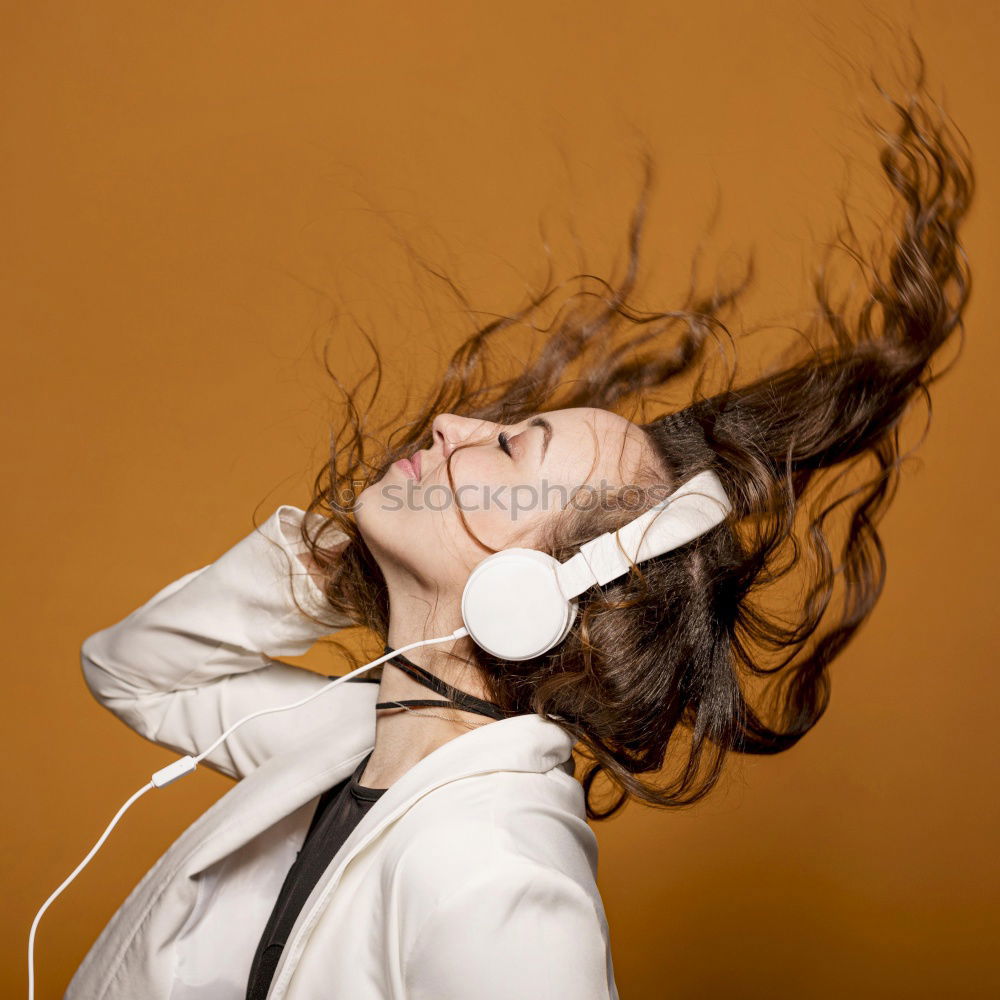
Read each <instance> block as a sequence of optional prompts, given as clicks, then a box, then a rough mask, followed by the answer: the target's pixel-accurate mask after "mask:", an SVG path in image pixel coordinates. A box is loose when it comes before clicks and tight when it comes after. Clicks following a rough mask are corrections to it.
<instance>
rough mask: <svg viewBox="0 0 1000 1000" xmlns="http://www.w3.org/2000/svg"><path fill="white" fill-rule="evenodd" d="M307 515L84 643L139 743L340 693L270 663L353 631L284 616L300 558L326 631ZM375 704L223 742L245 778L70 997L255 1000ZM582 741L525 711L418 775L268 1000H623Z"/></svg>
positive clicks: (330, 886)
mask: <svg viewBox="0 0 1000 1000" xmlns="http://www.w3.org/2000/svg"><path fill="white" fill-rule="evenodd" d="M314 516H315V515H314ZM302 517H303V511H302V510H300V509H299V508H297V507H293V506H289V505H283V506H281V507H279V508H278V509H277V510H276V511H275V512H274V513H273V514H272V515H271V516H270V517H269V518H268V519H267V521H266V522H265V523H264V524H262V525H261V526H260V527H259V528H258V529H256V530H254V531H253V532H251V533H250V534H249V535H248V536H247V537H245V538H243V539H242V540H241V541H240V542H239V543H238V544H236V545H235V546H233V547H232V548H231V549H229V551H227V552H225V553H224V554H223V555H222V556H221V557H220V558H219V559H217V560H216V561H215V562H214V563H211V564H210V565H208V566H205V567H203V568H201V569H199V570H195V571H193V572H191V573H188V574H187V575H186V576H183V577H181V578H180V579H179V580H176V581H175V582H173V583H171V584H170V585H168V586H167V587H165V588H164V589H163V590H161V591H159V592H158V593H157V594H155V595H154V596H153V597H152V598H151V599H150V600H148V601H147V602H146V603H145V604H143V605H142V606H141V607H140V608H138V609H137V610H135V611H133V612H132V613H131V614H130V615H128V617H126V618H125V619H123V620H122V621H120V622H118V624H116V625H113V626H111V627H109V628H106V629H103V630H102V631H100V632H96V633H95V634H94V635H91V636H89V637H88V638H87V639H86V640H85V641H84V642H83V645H82V650H81V663H82V667H83V674H84V678H85V679H86V683H87V686H88V687H89V688H90V690H91V691H92V692H93V694H94V696H95V698H96V699H97V700H98V701H99V702H100V703H101V704H102V705H104V706H105V707H106V708H107V709H109V710H110V711H111V712H113V713H114V714H115V715H116V716H117V717H118V718H119V719H121V720H122V721H123V722H125V723H126V724H127V725H128V726H130V727H131V728H132V729H134V730H135V731H136V732H138V733H139V734H141V735H142V736H144V737H145V738H146V739H149V740H151V741H153V742H154V743H157V744H159V745H161V746H164V747H168V748H169V749H171V750H173V751H175V752H177V753H178V754H197V753H200V752H201V751H202V750H204V749H205V748H206V747H207V746H209V744H211V743H212V741H213V740H214V739H216V738H217V737H218V736H219V735H220V734H221V733H222V732H223V731H224V730H225V729H227V728H228V727H229V726H230V725H232V723H233V722H235V721H236V720H237V719H240V718H242V717H243V716H244V715H247V714H248V713H250V712H252V711H254V710H256V709H260V708H264V707H273V706H277V705H282V704H285V703H287V702H290V701H295V700H297V699H298V698H301V697H304V696H305V695H307V694H309V693H310V692H312V691H315V690H316V689H317V688H318V687H321V686H322V685H324V684H326V683H328V681H329V678H325V677H323V676H321V675H319V674H317V673H315V672H313V671H310V670H305V669H303V668H300V667H296V666H293V665H291V664H289V663H283V662H282V661H280V660H275V659H273V658H272V657H274V656H276V655H279V654H284V655H290V656H295V655H300V654H302V653H305V652H306V651H307V650H308V649H309V648H310V647H311V646H312V645H313V644H314V643H315V641H316V640H317V639H318V638H320V637H321V636H322V635H326V634H330V633H331V632H332V631H337V630H338V629H340V628H344V627H346V626H348V625H350V624H351V623H350V622H349V621H347V620H346V619H344V618H338V619H336V620H334V625H333V627H332V628H330V627H328V628H322V627H320V626H317V625H316V624H315V623H314V622H311V621H310V620H309V619H308V618H306V616H304V615H303V614H302V613H301V612H300V611H299V610H298V609H297V608H296V607H295V605H294V603H293V601H292V594H291V591H292V587H291V586H289V584H288V582H287V570H288V568H289V563H288V562H287V559H288V558H289V557H290V558H292V559H294V560H295V562H294V567H295V568H296V569H297V570H298V572H297V573H296V575H295V583H294V587H295V593H296V595H297V596H298V598H299V600H300V602H301V603H302V604H303V605H304V606H305V607H307V608H310V609H313V610H315V611H316V612H317V613H318V615H319V616H320V617H322V618H323V619H324V620H325V621H328V622H329V621H331V620H333V619H332V612H331V611H330V610H329V608H327V607H325V604H324V600H323V597H322V594H321V593H320V591H319V588H318V587H317V586H316V584H315V582H314V581H313V579H312V577H311V576H310V575H309V574H308V573H307V572H305V569H304V567H303V563H302V562H301V561H300V558H299V557H301V556H302V554H303V549H302V548H301V543H300V541H299V539H298V538H297V528H298V525H299V524H300V522H301V519H302ZM272 542H276V543H277V546H275V545H273V544H272ZM360 676H362V677H364V676H366V675H365V674H362V675H360ZM377 696H378V684H376V683H372V682H369V683H360V682H354V681H346V682H344V683H342V684H339V685H337V686H336V687H334V688H333V689H332V690H330V691H328V692H327V693H326V694H323V695H320V696H319V697H317V698H315V699H314V700H313V701H311V702H309V704H307V705H304V706H302V707H300V708H295V709H291V710H289V711H287V712H277V713H273V714H270V715H265V716H262V717H260V718H258V719H254V720H252V721H251V722H248V723H247V724H246V725H244V726H242V727H241V728H240V729H239V730H237V731H236V732H235V733H234V734H233V735H232V736H231V737H230V738H229V739H228V741H227V742H226V743H223V744H222V745H221V746H219V747H217V748H216V749H215V750H214V751H213V752H212V754H211V755H210V756H209V757H208V758H206V760H205V761H204V762H203V763H205V764H209V765H210V766H211V767H213V768H215V769H217V770H219V771H221V772H222V773H223V774H226V775H228V776H229V777H232V778H234V779H236V783H235V784H234V785H233V786H232V788H231V789H230V790H229V791H228V792H227V793H226V794H224V795H223V796H222V797H221V798H220V799H219V800H218V801H217V802H215V803H214V805H212V806H211V807H210V808H209V809H208V810H207V811H206V812H205V813H204V814H203V815H202V816H200V817H199V818H198V819H197V820H196V821H195V822H194V823H193V824H192V825H191V826H190V827H189V828H188V829H187V830H185V832H184V833H183V834H181V836H180V837H179V838H178V839H177V840H176V841H175V842H174V843H173V844H172V845H171V846H170V848H169V849H168V850H167V851H166V853H165V854H164V855H163V856H162V857H161V858H160V859H159V860H158V861H157V862H156V863H155V864H154V865H153V867H152V868H151V869H150V870H149V871H148V872H147V873H146V875H145V876H144V877H143V878H142V880H141V881H140V882H139V884H138V885H137V886H136V887H135V888H134V889H133V890H132V892H131V893H130V894H129V895H128V897H127V898H126V899H125V901H124V902H123V903H122V905H121V906H120V908H119V909H118V911H117V912H116V913H115V914H114V916H113V917H112V919H111V920H110V922H109V923H108V925H107V926H106V927H105V928H104V930H103V931H102V932H101V934H100V936H99V937H98V938H97V940H96V941H95V942H94V944H93V945H92V947H91V948H90V951H89V952H88V953H87V955H86V957H85V958H84V960H83V963H82V964H81V965H80V967H79V968H78V969H77V971H76V973H75V975H74V976H73V978H72V981H71V982H70V984H69V987H68V988H67V991H66V993H65V995H64V997H65V1000H244V997H245V993H246V983H247V978H248V976H249V972H250V963H251V961H252V959H253V955H254V951H255V949H256V946H257V942H258V940H259V937H260V934H261V932H262V930H263V928H264V925H265V923H266V922H267V918H268V916H269V915H270V912H271V909H272V907H273V905H274V902H275V899H276V898H277V895H278V890H279V888H280V887H281V884H282V882H283V880H284V878H285V874H286V873H287V871H288V867H289V865H290V864H291V863H292V861H293V860H294V858H295V855H296V852H297V851H298V849H299V848H300V847H301V845H302V841H303V839H304V837H305V833H306V829H307V828H308V825H309V822H310V820H311V818H312V814H313V812H314V810H315V808H316V804H317V800H318V798H319V796H320V794H321V793H322V792H323V791H324V790H325V789H326V788H328V787H329V786H330V785H333V784H334V783H336V782H338V781H340V780H341V779H342V778H344V777H346V776H347V775H349V774H350V773H351V772H352V771H353V770H354V768H355V767H356V766H357V764H358V762H359V761H360V760H361V758H362V757H363V756H364V755H365V754H367V753H368V752H369V751H370V750H371V749H372V747H373V746H374V743H375V708H374V706H375V702H376V700H377ZM572 745H573V741H572V737H570V736H569V735H568V734H567V733H566V732H565V731H564V730H563V729H562V728H561V727H560V726H559V725H558V724H556V723H555V722H551V721H549V720H546V719H543V718H541V717H540V716H537V715H527V716H516V717H513V718H508V719H502V720H499V721H494V722H490V723H487V724H485V725H482V726H480V727H478V728H476V729H474V730H471V731H469V732H467V733H463V734H462V735H461V736H459V737H457V738H455V739H453V740H451V741H449V742H448V743H446V744H444V745H443V746H441V747H439V748H437V749H436V750H434V751H433V752H432V753H430V754H429V755H428V756H427V757H425V758H424V759H423V760H421V761H419V762H418V763H417V764H416V765H414V766H413V767H412V768H410V770H408V771H407V772H406V773H405V774H404V775H403V776H402V777H401V778H399V779H398V780H397V781H395V782H394V783H393V784H392V785H391V786H390V787H389V789H388V790H387V791H386V792H385V793H384V794H383V795H382V796H381V797H380V798H379V799H378V801H377V802H375V804H374V805H373V806H372V807H371V809H370V811H369V812H368V813H367V815H366V816H365V817H364V818H363V819H362V821H361V823H360V824H359V825H358V826H357V827H356V828H355V830H354V831H353V832H352V833H351V835H350V837H348V839H347V841H346V842H345V843H344V845H343V846H342V847H341V849H340V851H339V852H338V853H337V854H336V856H335V857H334V859H333V861H332V862H331V863H330V866H329V867H328V868H327V870H326V872H325V873H324V875H323V876H322V878H321V879H320V881H319V883H318V884H317V885H316V887H315V888H314V889H313V891H312V893H311V895H310V896H309V898H308V900H307V901H306V904H305V906H304V907H303V909H302V911H301V913H300V914H299V917H298V919H297V920H296V922H295V925H294V927H293V928H292V931H291V934H290V937H289V940H288V943H287V945H286V947H285V949H284V952H283V954H282V956H281V961H280V964H279V965H278V968H277V971H276V972H275V975H274V979H273V981H272V984H271V988H270V991H269V993H268V997H269V998H271V1000H381V998H385V1000H390V998H391V1000H459V998H461V1000H527V998H530V1000H546V998H553V1000H555V998H558V1000H618V992H617V989H616V987H615V982H614V972H613V968H612V961H611V949H610V940H609V931H608V925H607V920H606V918H605V913H604V907H603V905H602V902H601V897H600V894H599V892H598V889H597V885H596V874H597V841H596V838H595V837H594V834H593V832H592V831H591V829H590V827H589V826H588V824H587V821H586V812H585V808H584V795H583V787H582V786H581V784H580V782H579V781H577V780H576V779H575V778H574V777H572V774H571V771H572V762H571V759H570V757H571V750H572ZM137 777H141V776H138V775H137ZM183 780H189V781H190V780H195V781H196V780H197V777H192V778H187V779H183ZM147 794H167V795H169V794H170V788H169V786H167V788H165V789H163V790H156V791H154V792H149V793H147Z"/></svg>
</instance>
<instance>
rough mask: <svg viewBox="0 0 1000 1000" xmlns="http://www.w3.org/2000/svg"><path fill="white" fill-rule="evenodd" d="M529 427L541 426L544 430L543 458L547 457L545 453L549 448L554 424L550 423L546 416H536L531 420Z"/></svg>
mask: <svg viewBox="0 0 1000 1000" xmlns="http://www.w3.org/2000/svg"><path fill="white" fill-rule="evenodd" d="M528 426H529V427H541V429H542V432H543V437H542V459H543V460H544V459H545V453H546V452H547V451H548V450H549V442H550V441H551V440H552V424H550V423H549V422H548V421H547V420H546V419H545V417H535V418H534V419H533V420H531V421H529V423H528Z"/></svg>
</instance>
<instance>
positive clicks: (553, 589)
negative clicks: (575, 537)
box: [462, 548, 577, 660]
mask: <svg viewBox="0 0 1000 1000" xmlns="http://www.w3.org/2000/svg"><path fill="white" fill-rule="evenodd" d="M559 565H560V564H559V562H558V560H556V559H553V558H552V556H550V555H549V554H548V553H546V552H539V551H538V550H537V549H521V548H511V549H504V550H503V551H502V552H494V553H493V554H492V555H489V556H487V557H486V558H485V559H483V561H482V562H480V563H479V564H478V565H477V566H476V567H475V569H473V571H472V573H471V574H470V575H469V579H468V580H467V581H466V584H465V589H464V591H463V592H462V621H463V622H464V624H465V627H466V628H467V629H468V630H469V636H470V637H471V638H472V640H473V642H475V643H476V644H477V645H478V646H481V647H482V648H483V649H485V650H486V651H487V652H488V653H492V654H493V655H494V656H497V657H499V658H500V659H503V660H530V659H532V658H533V657H535V656H541V655H542V654H543V653H546V652H548V651H549V650H550V649H552V648H553V647H554V646H557V645H558V644H559V643H560V642H562V640H563V639H565V638H566V636H567V635H568V634H569V630H570V628H572V626H573V622H574V620H575V619H576V610H577V602H576V601H575V600H567V598H566V597H565V596H564V595H563V592H562V591H561V590H560V589H559V579H558V577H557V575H556V572H557V570H558V568H559Z"/></svg>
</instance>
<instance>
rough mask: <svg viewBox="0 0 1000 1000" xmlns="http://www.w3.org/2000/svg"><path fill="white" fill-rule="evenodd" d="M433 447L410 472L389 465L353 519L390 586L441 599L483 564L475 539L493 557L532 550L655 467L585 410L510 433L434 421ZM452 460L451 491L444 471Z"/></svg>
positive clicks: (619, 432) (614, 427) (454, 419)
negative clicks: (549, 528) (576, 513)
mask: <svg viewBox="0 0 1000 1000" xmlns="http://www.w3.org/2000/svg"><path fill="white" fill-rule="evenodd" d="M433 439H434V443H433V445H432V446H431V447H430V448H427V449H425V450H423V451H419V452H417V453H416V455H414V456H412V466H413V468H412V469H411V468H409V467H408V465H409V463H406V462H405V461H404V462H403V463H396V464H395V465H393V466H391V467H390V469H389V471H388V472H387V473H386V474H385V475H384V476H383V477H382V479H380V480H379V481H378V482H377V483H374V484H372V485H371V486H370V487H368V489H366V490H365V491H364V492H363V493H362V494H361V496H360V497H359V498H358V499H359V502H358V504H357V506H356V508H355V514H356V519H357V524H358V528H359V530H360V531H361V534H362V535H363V536H364V538H365V541H366V542H367V543H368V546H369V548H370V549H371V550H372V554H373V555H374V556H375V558H376V559H377V561H378V563H379V566H380V568H381V569H382V571H383V573H384V575H385V577H386V580H387V582H388V583H389V585H390V587H392V586H393V585H394V584H404V583H405V584H406V585H408V586H413V585H416V586H417V587H419V588H421V589H422V590H426V591H427V592H434V593H437V594H438V595H439V596H440V595H442V594H444V595H447V594H451V593H455V594H459V593H460V592H461V589H462V587H464V585H465V581H466V580H467V578H468V576H469V573H470V572H471V571H472V569H473V567H474V566H475V565H476V564H477V563H478V562H480V561H481V560H482V559H484V558H485V557H486V556H487V555H489V552H490V549H487V548H486V547H484V545H481V544H479V542H478V541H477V539H479V540H481V541H482V542H484V543H485V544H486V545H488V546H490V547H491V548H492V549H505V548H510V547H511V546H515V545H519V546H524V547H527V548H534V547H536V546H535V545H534V544H533V542H534V539H535V538H536V537H540V532H541V529H542V528H543V527H545V522H546V521H547V520H548V519H550V518H554V517H556V516H558V514H559V512H560V511H561V510H562V509H563V508H564V507H565V506H567V504H569V503H571V502H573V503H576V504H577V505H578V506H583V505H584V504H589V505H593V504H595V503H598V502H599V501H600V497H601V493H602V491H608V492H610V491H611V490H614V489H615V488H618V487H621V486H623V485H627V484H635V483H637V482H638V478H637V477H638V474H639V469H640V468H641V463H643V462H652V461H655V459H654V458H653V457H652V454H651V446H650V444H649V442H648V439H647V438H646V435H645V434H644V433H643V432H642V431H641V430H640V429H639V427H637V426H636V425H635V424H633V423H632V422H631V421H629V420H627V419H626V418H624V417H621V416H619V415H617V414H615V413H611V412H610V411H608V410H602V409H597V408H592V407H575V408H572V409H566V410H555V411H552V412H549V413H545V414H539V415H537V416H535V417H529V418H527V419H525V420H522V421H521V422H520V423H517V424H509V425H505V424H496V423H492V422H490V421H483V420H472V419H469V418H466V417H459V416H456V415H454V414H450V413H442V414H440V415H439V416H437V417H436V418H435V419H434V422H433ZM508 451H509V454H508ZM453 452H454V455H453V457H452V459H451V471H452V480H453V482H454V492H453V491H452V489H451V487H450V486H449V483H448V474H447V470H446V467H445V460H446V459H447V458H448V456H450V455H452V453H453ZM574 498H575V499H574ZM459 507H461V511H462V513H464V515H465V519H466V522H467V523H468V530H467V529H466V527H465V526H464V525H463V524H462V519H461V516H460V511H459ZM470 531H471V532H472V534H471V535H470V533H469V532H470Z"/></svg>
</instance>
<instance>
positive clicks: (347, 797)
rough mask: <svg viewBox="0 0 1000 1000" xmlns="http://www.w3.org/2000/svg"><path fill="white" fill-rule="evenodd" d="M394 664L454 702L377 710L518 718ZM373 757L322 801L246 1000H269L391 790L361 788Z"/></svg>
mask: <svg viewBox="0 0 1000 1000" xmlns="http://www.w3.org/2000/svg"><path fill="white" fill-rule="evenodd" d="M385 651H386V652H387V653H391V652H393V650H392V648H391V647H390V646H386V647H385ZM392 662H393V664H394V665H395V666H397V667H399V669H400V670H402V671H403V672H404V673H406V674H408V675H409V676H410V677H412V678H413V680H415V681H417V683H419V684H423V685H424V686H425V687H429V688H431V689H432V690H434V691H436V692H437V693H438V694H440V695H443V696H444V697H445V698H446V699H448V700H447V701H440V700H429V699H425V698H409V699H406V700H404V701H383V702H378V704H376V706H375V707H376V708H377V709H383V708H400V707H403V706H405V705H413V706H423V705H450V706H451V707H452V708H457V709H460V710H461V711H463V712H475V713H476V714H477V715H486V716H488V717H489V718H491V719H502V718H506V717H508V716H510V715H513V714H518V713H514V712H505V711H503V710H502V709H501V708H499V706H497V705H494V704H493V703H492V702H489V701H484V700H483V699H481V698H476V697H475V696H474V695H471V694H468V693H466V692H465V691H460V690H459V689H458V688H455V687H452V686H451V685H450V684H448V683H446V682H445V681H443V680H441V679H440V678H439V677H435V676H434V674H432V673H430V672H429V671H427V670H425V669H424V668H423V667H421V666H418V665H417V664H416V663H414V662H413V661H412V660H408V659H407V658H406V657H405V656H403V654H402V653H397V654H396V655H395V656H394V657H393V658H392ZM331 679H332V678H331ZM351 681H358V682H361V683H369V684H378V683H380V681H379V679H378V678H375V677H352V678H351ZM372 753H374V747H373V748H372V750H371V751H370V752H369V753H368V754H367V755H366V756H365V758H364V760H362V761H361V762H360V763H359V764H358V766H357V767H356V768H355V769H354V773H353V774H352V775H350V776H348V777H347V778H344V779H343V780H342V781H339V782H338V783H337V784H336V785H334V786H333V787H332V788H329V789H327V790H326V791H325V792H324V793H323V794H322V795H321V796H320V799H319V803H318V805H317V806H316V812H315V813H314V814H313V818H312V823H311V824H310V826H309V830H308V831H307V833H306V838H305V840H304V841H303V842H302V847H301V848H300V849H299V852H298V853H297V854H296V856H295V860H294V861H293V862H292V866H291V867H290V868H289V869H288V874H287V875H286V876H285V881H284V883H283V884H282V886H281V891H280V892H279V893H278V899H277V901H276V902H275V904H274V909H273V910H272V911H271V916H270V917H269V918H268V921H267V926H265V928H264V933H263V934H262V935H261V937H260V943H259V944H258V945H257V952H256V954H255V955H254V959H253V964H252V965H251V967H250V978H249V980H248V982H247V995H246V1000H265V998H266V997H267V991H268V990H269V989H270V987H271V980H272V979H273V978H274V972H275V969H277V967H278V960H279V959H280V958H281V952H282V949H283V948H284V947H285V943H286V942H287V940H288V934H289V932H290V931H291V929H292V925H293V924H294V923H295V920H296V918H297V917H298V915H299V912H300V911H301V910H302V907H303V906H304V905H305V901H306V899H308V898H309V893H311V892H312V890H313V889H314V888H315V886H316V883H317V882H318V881H319V880H320V877H321V876H322V875H323V873H324V872H325V871H326V869H327V868H328V867H329V865H330V863H331V861H333V858H334V855H335V854H336V853H337V851H339V850H340V848H341V847H342V846H343V844H344V841H345V840H347V838H348V837H349V836H350V835H351V831H352V830H353V829H354V828H355V827H356V826H357V825H358V823H360V822H361V820H362V819H363V818H364V816H365V814H366V813H367V812H368V810H369V809H371V807H372V806H373V805H374V804H375V803H376V802H377V801H378V800H379V799H380V798H381V797H382V795H383V793H385V792H386V791H387V790H388V789H385V788H367V787H365V786H364V785H360V784H358V779H359V778H360V777H361V772H362V771H364V769H365V765H366V764H367V763H368V760H369V758H370V757H371V755H372Z"/></svg>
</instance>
